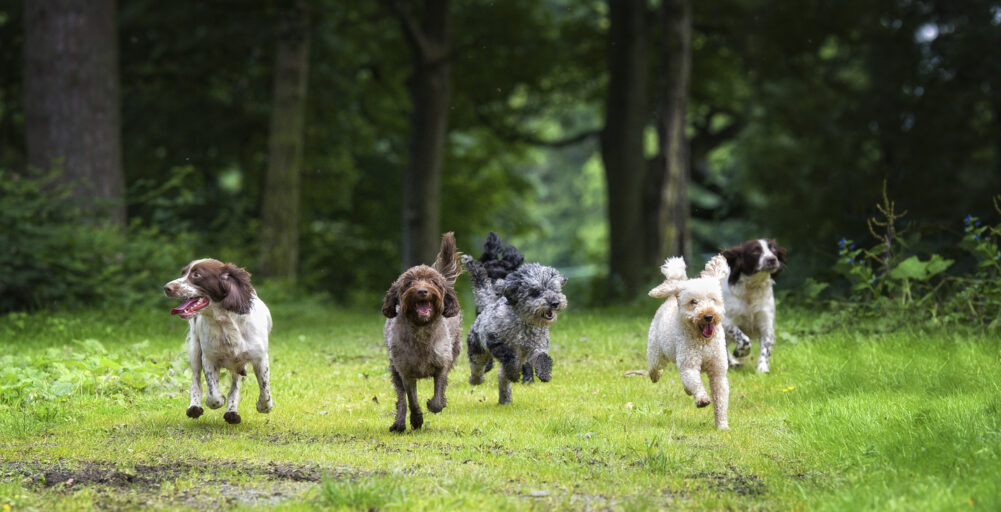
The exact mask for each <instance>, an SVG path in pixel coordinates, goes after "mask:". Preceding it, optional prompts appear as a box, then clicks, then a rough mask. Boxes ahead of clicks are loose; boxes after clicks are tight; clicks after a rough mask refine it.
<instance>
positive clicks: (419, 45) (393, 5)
mask: <svg viewBox="0 0 1001 512" xmlns="http://www.w3.org/2000/svg"><path fill="white" fill-rule="evenodd" d="M383 4H385V5H386V7H387V8H389V10H390V11H391V12H392V13H393V15H394V16H396V19H397V20H398V21H399V22H400V26H401V27H403V34H404V35H405V36H406V37H407V41H408V42H410V46H411V47H413V49H414V51H415V52H417V54H418V55H419V56H420V58H421V59H422V60H427V59H428V58H429V57H430V55H431V42H430V41H428V38H427V36H425V35H424V32H423V31H422V30H421V28H420V26H419V25H418V23H417V21H416V20H415V19H414V18H413V16H411V15H410V13H408V12H407V11H406V10H405V9H404V8H403V6H402V5H400V2H399V0H383Z"/></svg>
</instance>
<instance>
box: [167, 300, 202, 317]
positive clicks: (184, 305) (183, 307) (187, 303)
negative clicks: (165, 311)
mask: <svg viewBox="0 0 1001 512" xmlns="http://www.w3.org/2000/svg"><path fill="white" fill-rule="evenodd" d="M196 301H198V297H195V298H193V299H188V300H186V301H184V302H182V303H181V305H180V306H177V307H176V308H174V309H171V310H170V314H171V315H177V314H180V313H183V312H184V310H186V309H188V307H190V306H191V305H192V304H194V303H195V302H196Z"/></svg>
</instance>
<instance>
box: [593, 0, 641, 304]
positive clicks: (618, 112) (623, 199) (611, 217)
mask: <svg viewBox="0 0 1001 512" xmlns="http://www.w3.org/2000/svg"><path fill="white" fill-rule="evenodd" d="M608 8H609V21H610V25H609V29H608V96H607V98H606V103H605V109H606V111H605V128H604V130H603V131H602V133H601V158H602V161H603V162H604V166H605V182H606V186H607V190H608V235H609V269H608V270H609V292H610V293H612V294H613V295H622V296H632V295H634V294H635V293H636V292H637V291H638V290H639V287H640V286H641V285H642V284H644V282H645V279H644V276H645V275H647V272H648V271H649V270H650V266H649V262H648V261H647V260H646V258H645V252H646V251H644V250H643V249H642V248H641V247H642V246H643V244H645V241H644V238H643V237H644V231H645V230H644V229H643V204H642V203H643V201H642V198H643V195H644V194H643V186H644V185H645V183H646V175H647V162H646V158H645V156H644V154H643V130H644V127H645V126H646V122H647V119H648V115H649V112H648V105H647V103H648V102H647V76H648V73H647V30H646V19H645V18H646V15H647V9H646V1H645V0H609V2H608Z"/></svg>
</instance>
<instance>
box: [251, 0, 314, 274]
mask: <svg viewBox="0 0 1001 512" xmlns="http://www.w3.org/2000/svg"><path fill="white" fill-rule="evenodd" d="M280 17H281V19H280V21H279V26H278V34H277V35H278V41H277V49H276V55H275V69H274V105H273V106H272V110H271V132H270V138H269V141H268V169H267V177H266V180H265V181H266V187H265V189H264V194H263V199H262V205H261V210H262V221H263V236H262V237H261V257H262V258H261V259H262V265H261V270H262V272H263V273H264V274H265V275H267V276H270V277H275V278H278V279H283V280H286V281H290V282H294V281H295V277H296V269H297V264H298V261H299V220H300V219H299V210H300V208H299V203H300V197H301V171H302V154H303V145H304V136H305V134H304V128H303V126H304V117H305V107H306V89H307V83H308V81H309V46H310V41H309V16H308V13H307V10H306V6H305V3H304V2H303V1H297V2H292V4H291V5H290V6H289V8H288V9H287V10H286V11H285V12H282V13H280Z"/></svg>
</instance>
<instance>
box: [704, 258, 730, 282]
mask: <svg viewBox="0 0 1001 512" xmlns="http://www.w3.org/2000/svg"><path fill="white" fill-rule="evenodd" d="M729 272H730V266H729V265H728V264H727V262H726V258H725V257H724V256H723V255H722V254H717V255H716V256H713V257H712V259H710V260H709V261H707V262H706V268H705V269H704V270H702V273H701V274H700V275H701V277H711V278H713V279H723V278H724V277H726V275H727V273H729Z"/></svg>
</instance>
